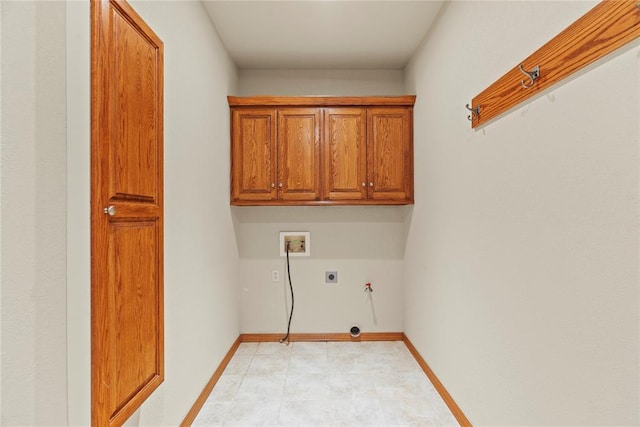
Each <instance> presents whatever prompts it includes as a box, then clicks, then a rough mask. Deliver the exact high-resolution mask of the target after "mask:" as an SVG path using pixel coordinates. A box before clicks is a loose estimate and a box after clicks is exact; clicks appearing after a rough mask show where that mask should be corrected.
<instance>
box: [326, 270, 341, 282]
mask: <svg viewBox="0 0 640 427" xmlns="http://www.w3.org/2000/svg"><path fill="white" fill-rule="evenodd" d="M324 281H325V283H338V272H337V271H325V272H324Z"/></svg>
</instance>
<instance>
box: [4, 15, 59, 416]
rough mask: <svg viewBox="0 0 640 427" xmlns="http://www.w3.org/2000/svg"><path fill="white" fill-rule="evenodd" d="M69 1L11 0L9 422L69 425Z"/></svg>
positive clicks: (7, 97) (7, 51)
mask: <svg viewBox="0 0 640 427" xmlns="http://www.w3.org/2000/svg"><path fill="white" fill-rule="evenodd" d="M65 19H66V18H65V3H64V2H3V4H2V14H1V23H2V36H1V39H2V123H1V129H2V130H1V137H2V178H1V182H2V190H1V193H2V194H1V197H2V203H1V211H2V214H1V215H2V306H1V310H2V332H1V336H2V371H1V376H2V388H3V393H2V418H1V419H0V424H2V425H43V424H48V425H65V424H66V422H67V416H66V369H67V366H66V352H67V348H66V346H67V342H66V268H65V265H66V243H65V234H66V231H65V230H66V209H65V205H66V196H67V194H66V124H65V115H66V110H65V103H64V96H65V78H66V76H65V54H66V49H65V27H66V26H65Z"/></svg>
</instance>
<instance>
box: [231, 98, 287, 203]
mask: <svg viewBox="0 0 640 427" xmlns="http://www.w3.org/2000/svg"><path fill="white" fill-rule="evenodd" d="M275 162H276V110H275V109H274V108H251V109H246V110H234V111H233V112H232V116H231V201H232V202H234V201H238V200H245V201H267V200H275V199H276V194H277V191H276V164H275Z"/></svg>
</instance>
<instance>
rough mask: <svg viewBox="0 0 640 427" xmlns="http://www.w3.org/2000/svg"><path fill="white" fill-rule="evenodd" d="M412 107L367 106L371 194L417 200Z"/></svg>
mask: <svg viewBox="0 0 640 427" xmlns="http://www.w3.org/2000/svg"><path fill="white" fill-rule="evenodd" d="M411 116H412V110H411V108H406V107H384V108H383V107H381V108H368V109H367V150H368V151H367V173H368V181H369V187H368V189H369V198H370V199H376V200H395V201H413V184H412V183H413V156H412V153H413V147H412V146H411V144H412V140H413V135H412V123H411V122H412V119H411Z"/></svg>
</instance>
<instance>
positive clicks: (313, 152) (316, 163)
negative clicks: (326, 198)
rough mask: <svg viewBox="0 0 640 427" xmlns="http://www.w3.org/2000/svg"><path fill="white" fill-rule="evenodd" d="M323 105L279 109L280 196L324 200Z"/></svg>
mask: <svg viewBox="0 0 640 427" xmlns="http://www.w3.org/2000/svg"><path fill="white" fill-rule="evenodd" d="M320 117H321V116H320V109H319V108H281V109H279V110H278V143H277V145H278V199H280V200H320Z"/></svg>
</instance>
